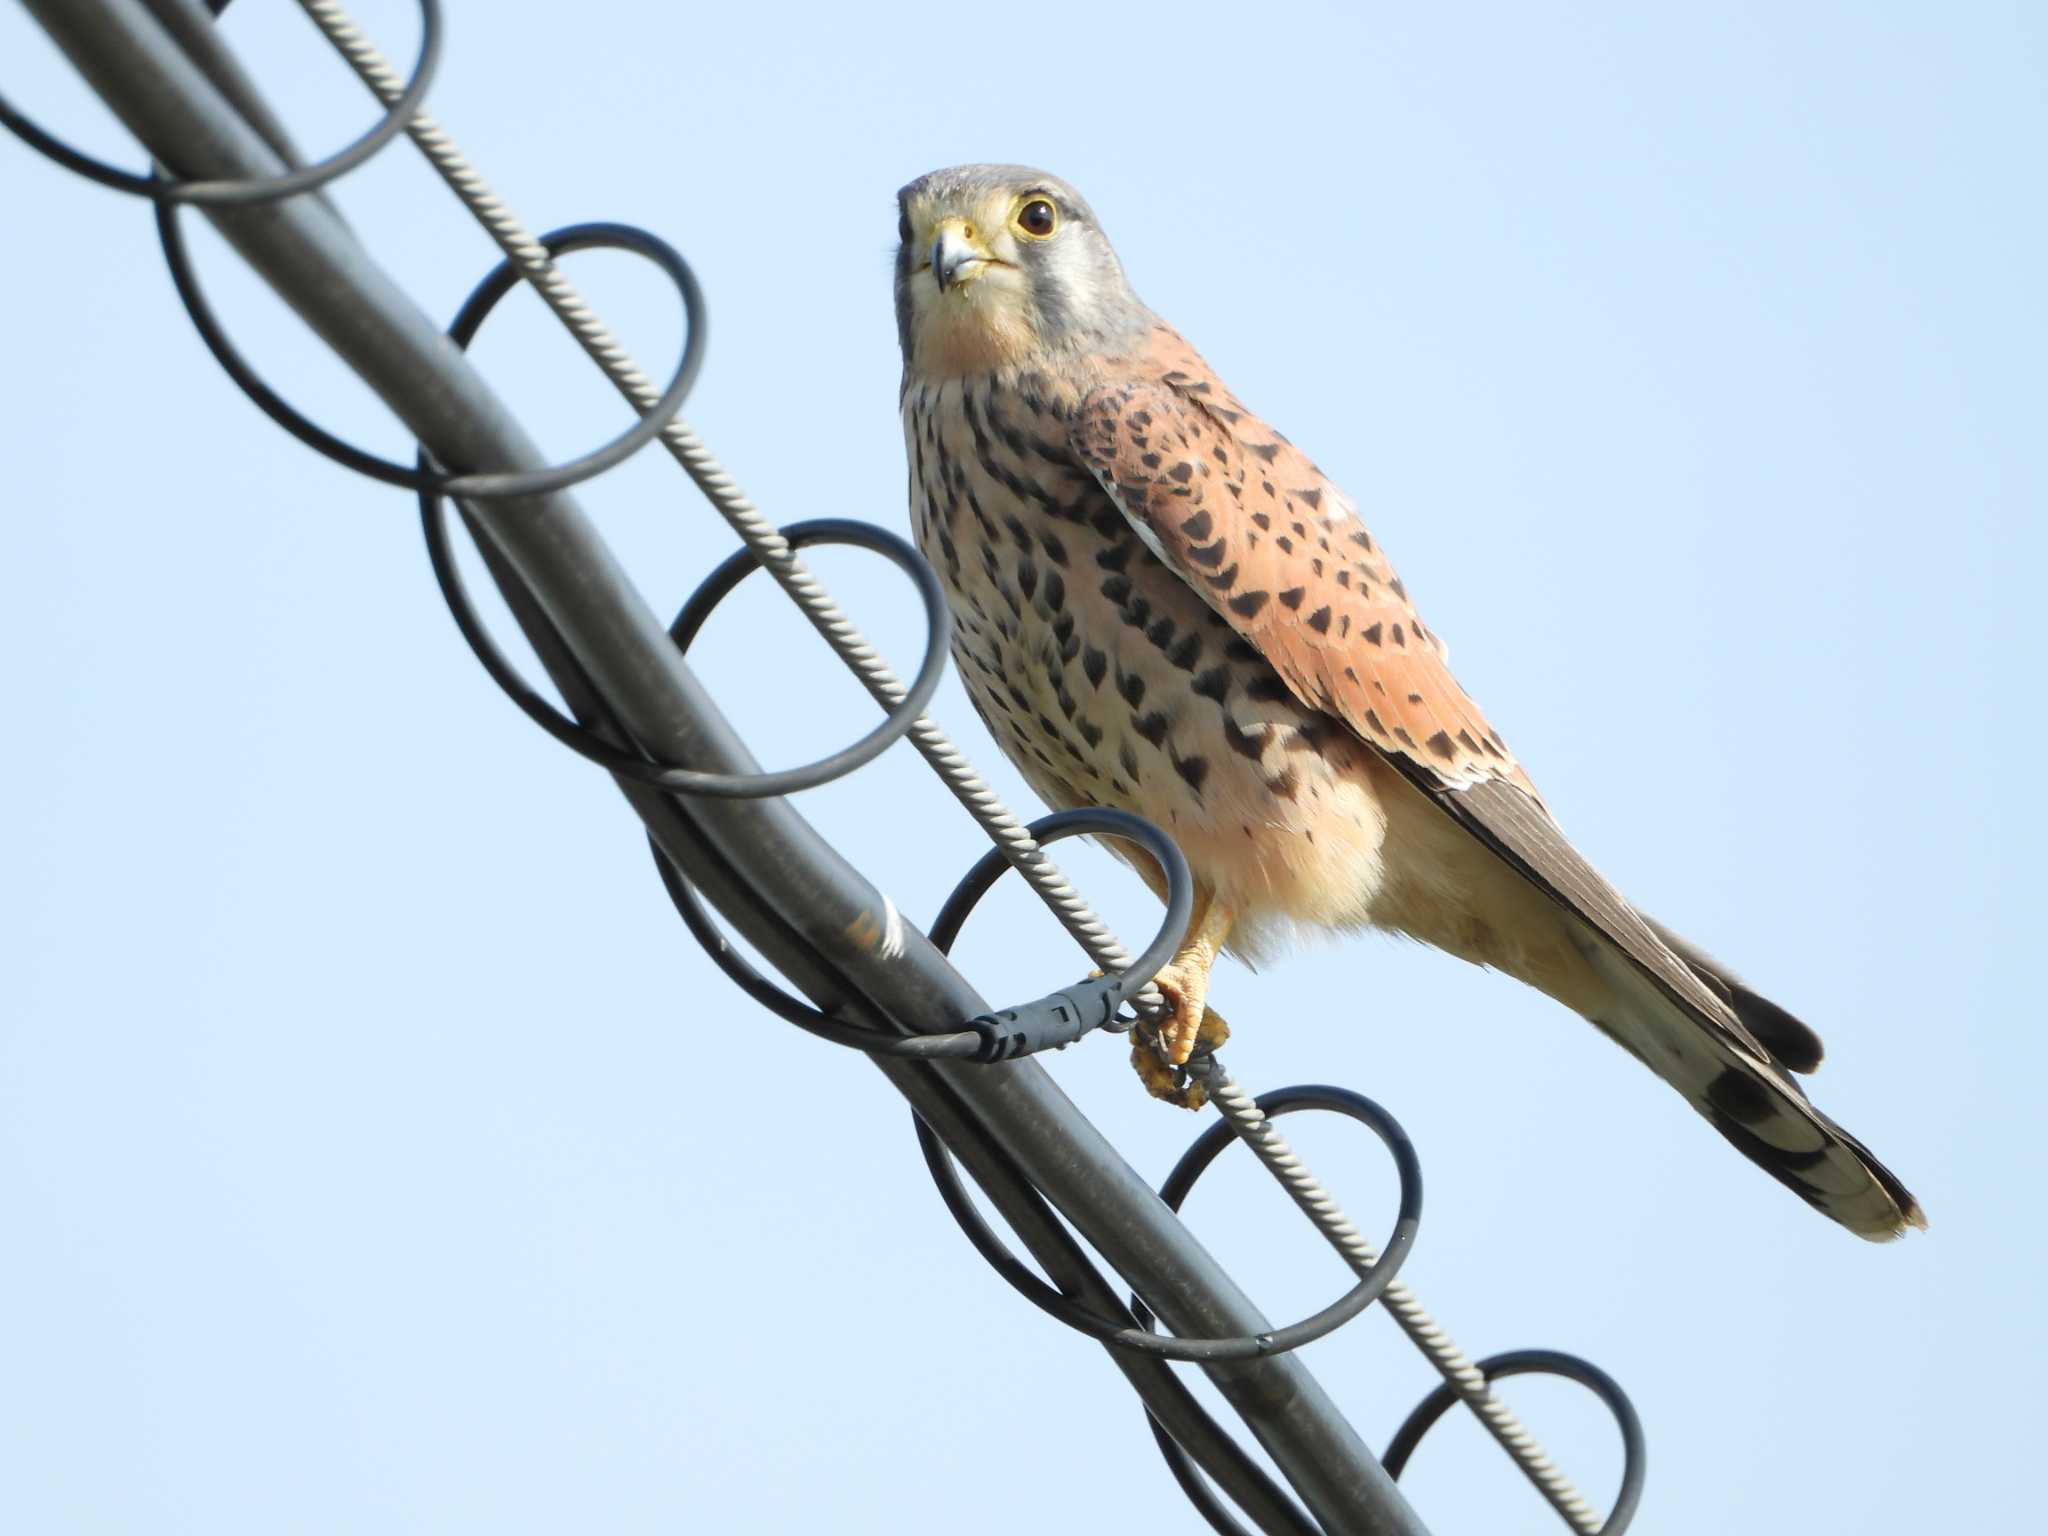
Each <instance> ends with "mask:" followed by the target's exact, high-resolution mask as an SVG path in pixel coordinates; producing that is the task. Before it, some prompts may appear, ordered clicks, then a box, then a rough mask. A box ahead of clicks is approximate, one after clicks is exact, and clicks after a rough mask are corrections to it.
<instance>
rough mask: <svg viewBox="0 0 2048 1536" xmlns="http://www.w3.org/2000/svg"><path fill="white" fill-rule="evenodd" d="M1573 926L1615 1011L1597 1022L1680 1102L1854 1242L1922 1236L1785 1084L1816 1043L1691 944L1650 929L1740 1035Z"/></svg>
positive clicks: (1884, 1179) (1866, 1163)
mask: <svg viewBox="0 0 2048 1536" xmlns="http://www.w3.org/2000/svg"><path fill="white" fill-rule="evenodd" d="M1573 921H1574V926H1575V927H1577V928H1579V929H1580V931H1581V935H1582V944H1581V948H1582V950H1583V951H1584V953H1585V954H1586V956H1587V958H1588V959H1589V960H1591V961H1592V963H1593V966H1594V969H1595V970H1597V971H1598V972H1599V973H1600V975H1601V977H1602V979H1603V980H1605V981H1606V982H1607V984H1608V986H1609V987H1610V988H1611V989H1612V991H1613V994H1614V996H1615V998H1616V1000H1617V1004H1618V1006H1616V1007H1615V1008H1614V1009H1613V1010H1612V1011H1613V1014H1614V1016H1613V1017H1601V1018H1595V1019H1594V1020H1593V1022H1594V1023H1595V1024H1597V1025H1598V1026H1599V1027H1600V1028H1601V1029H1602V1030H1603V1031H1605V1032H1606V1033H1607V1034H1608V1035H1609V1036H1610V1037H1612V1038H1613V1039H1614V1040H1616V1041H1617V1042H1619V1043H1620V1044H1621V1046H1622V1047H1623V1048H1624V1049H1626V1050H1627V1051H1629V1053H1630V1054H1632V1055H1634V1056H1635V1057H1636V1058H1637V1059H1638V1060H1640V1061H1642V1062H1643V1063H1644V1064H1645V1065H1646V1066H1648V1067H1649V1068H1650V1070H1651V1071H1653V1072H1655V1073H1656V1074H1657V1075H1658V1076H1659V1077H1661V1078H1663V1079H1664V1080H1665V1081H1666V1082H1668V1083H1670V1084H1671V1086H1672V1087H1674V1088H1676V1089H1677V1090H1678V1091H1679V1092H1680V1093H1682V1094H1684V1095H1685V1098H1686V1101H1687V1102H1688V1103H1690V1104H1691V1105H1692V1107H1693V1108H1694V1109H1696V1110H1698V1111H1699V1112H1700V1113H1701V1114H1702V1115H1704V1116H1706V1118H1707V1120H1708V1121H1709V1122H1710V1123H1711V1124H1712V1125H1713V1127H1714V1129H1715V1130H1717V1131H1719V1132H1720V1133H1721V1134H1722V1135H1723V1136H1725V1137H1727V1138H1728V1140H1729V1142H1730V1143H1731V1144H1732V1145H1733V1146H1734V1147H1735V1148H1736V1150H1737V1151H1739V1152H1741V1153H1742V1155H1743V1156H1744V1157H1746V1158H1748V1159H1749V1160H1750V1161H1751V1162H1753V1163H1755V1164H1756V1165H1757V1166H1758V1167H1759V1168H1761V1169H1763V1170H1764V1171H1765V1172H1766V1173H1768V1174H1770V1176H1771V1177H1772V1178H1774V1179H1776V1180H1777V1181H1778V1182H1779V1183H1781V1184H1783V1185H1784V1186H1785V1187H1786V1188H1787V1189H1790V1190H1791V1191H1792V1192H1793V1193H1794V1194H1796V1195H1798V1196H1799V1197H1800V1199H1802V1200H1804V1201H1805V1202H1806V1203H1807V1204H1808V1205H1810V1206H1812V1207H1813V1208H1814V1209H1815V1210H1817V1211H1819V1212H1821V1213H1822V1214H1823V1215H1825V1216H1829V1217H1831V1218H1833V1219H1834V1220H1836V1221H1838V1222H1840V1223H1841V1224H1842V1225H1843V1226H1845V1227H1847V1228H1848V1229H1849V1230H1850V1231H1851V1232H1854V1233H1855V1234H1856V1235H1857V1236H1858V1237H1864V1238H1868V1239H1870V1240H1871V1241H1873V1242H1884V1241H1887V1240H1889V1239H1891V1238H1895V1237H1898V1236H1901V1235H1902V1234H1903V1233H1904V1232H1905V1231H1906V1229H1907V1228H1909V1227H1918V1228H1922V1229H1924V1228H1925V1227H1926V1225H1927V1219H1926V1217H1925V1216H1923V1215H1922V1214H1921V1212H1920V1203H1919V1202H1918V1201H1917V1200H1915V1199H1914V1198H1913V1196H1912V1194H1911V1192H1910V1191H1908V1190H1907V1188H1906V1186H1905V1185H1903V1184H1901V1183H1900V1182H1899V1180H1898V1179H1897V1178H1896V1177H1895V1176H1894V1175H1893V1174H1892V1172H1891V1170H1889V1169H1888V1168H1886V1167H1885V1166H1884V1164H1882V1163H1880V1162H1879V1161H1878V1160H1877V1159H1876V1158H1875V1157H1873V1156H1871V1154H1870V1150H1869V1148H1867V1147H1865V1146H1864V1145H1863V1143H1862V1142H1860V1141H1858V1140H1857V1139H1856V1138H1855V1137H1854V1136H1851V1135H1850V1134H1849V1133H1848V1132H1847V1131H1845V1130H1843V1129H1842V1128H1841V1127H1840V1126H1839V1125H1837V1124H1835V1122H1834V1121H1832V1120H1830V1119H1829V1118H1828V1117H1827V1116H1826V1115H1824V1114H1822V1113H1821V1112H1820V1111H1819V1110H1817V1109H1815V1108H1814V1107H1813V1105H1812V1104H1810V1103H1809V1102H1808V1101H1807V1098H1806V1095H1805V1094H1804V1093H1802V1092H1801V1091H1800V1089H1799V1087H1798V1085H1797V1084H1796V1083H1794V1082H1793V1081H1792V1079H1791V1076H1790V1073H1791V1072H1795V1071H1796V1072H1811V1071H1812V1070H1813V1069H1814V1068H1815V1067H1817V1066H1818V1065H1820V1059H1821V1043H1820V1037H1819V1036H1818V1035H1816V1034H1815V1033H1814V1032H1813V1031H1812V1030H1811V1029H1809V1028H1807V1027H1806V1025H1804V1024H1802V1023H1800V1022H1799V1020H1797V1019H1795V1018H1794V1017H1793V1016H1792V1015H1791V1014H1789V1013H1787V1012H1786V1011H1785V1010H1784V1009H1782V1008H1780V1007H1778V1005H1777V1004H1775V1003H1773V1002H1771V1001H1769V1000H1768V999H1767V998H1764V997H1761V996H1759V995H1758V994H1756V993H1755V992H1753V991H1751V990H1750V988H1749V987H1747V986H1746V985H1744V984H1743V983H1742V982H1741V981H1740V980H1739V979H1737V978H1736V977H1735V976H1733V975H1732V974H1730V973H1729V972H1728V971H1727V970H1726V968H1724V967H1723V966H1721V965H1720V964H1718V963H1717V962H1716V961H1714V960H1713V959H1711V958H1710V957H1709V956H1707V955H1705V954H1703V953H1701V952H1700V951H1699V950H1698V949H1696V948H1695V947H1694V946H1692V945H1690V944H1688V943H1686V942H1685V941H1684V940H1682V939H1680V938H1679V937H1678V936H1677V935H1675V934H1673V933H1671V932H1669V931H1668V930H1666V929H1664V928H1663V927H1662V926H1661V925H1658V924H1655V923H1652V924H1650V925H1649V926H1650V928H1651V929H1652V931H1653V932H1655V934H1656V935H1657V937H1658V938H1659V939H1660V940H1661V941H1662V942H1663V944H1664V945H1665V947H1666V948H1667V949H1668V951H1669V952H1670V953H1671V954H1673V955H1674V956H1676V957H1677V958H1678V959H1679V960H1680V961H1682V962H1683V963H1684V964H1685V966H1686V967H1687V968H1688V969H1689V970H1691V971H1692V973H1693V974H1694V975H1695V976H1697V977H1698V978H1699V979H1700V981H1701V982H1703V983H1704V984H1705V985H1706V986H1707V988H1708V989H1709V990H1710V991H1712V992H1713V993H1714V994H1715V996H1716V997H1717V998H1718V999H1719V1000H1720V1001H1721V1002H1723V1003H1724V1004H1725V1005H1726V1006H1727V1007H1728V1009H1729V1010H1730V1011H1731V1012H1732V1013H1733V1014H1734V1015H1735V1017H1736V1018H1737V1019H1739V1020H1740V1021H1741V1025H1742V1032H1741V1033H1736V1032H1731V1031H1730V1030H1729V1029H1728V1028H1727V1027H1726V1025H1725V1023H1723V1022H1720V1021H1717V1020H1711V1019H1709V1018H1708V1017H1706V1016H1705V1014H1704V1013H1703V1012H1702V1010H1700V1009H1699V1008H1697V1007H1695V1006H1692V1005H1690V1004H1688V1003H1685V1002H1682V1001H1680V1000H1679V999H1678V998H1676V997H1674V996H1673V995H1672V993H1671V991H1670V990H1669V989H1667V988H1664V987H1660V986H1657V985H1656V984H1654V983H1653V982H1652V981H1651V980H1650V978H1649V977H1648V976H1647V975H1645V974H1644V972H1643V969H1642V967H1641V966H1640V964H1639V963H1638V962H1637V961H1635V960H1634V959H1632V958H1631V957H1630V956H1628V955H1627V954H1626V953H1624V952H1623V951H1622V950H1621V948H1620V947H1619V946H1618V945H1616V944H1615V943H1614V942H1613V941H1612V940H1611V939H1610V938H1608V937H1607V936H1606V935H1605V934H1602V933H1600V932H1598V931H1597V930H1595V929H1594V928H1592V927H1591V926H1590V925H1588V924H1584V923H1580V922H1577V921H1576V920H1573ZM1745 1035H1746V1036H1747V1038H1746V1039H1745V1038H1744V1036H1745Z"/></svg>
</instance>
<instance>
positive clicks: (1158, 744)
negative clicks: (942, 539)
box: [919, 508, 1385, 956]
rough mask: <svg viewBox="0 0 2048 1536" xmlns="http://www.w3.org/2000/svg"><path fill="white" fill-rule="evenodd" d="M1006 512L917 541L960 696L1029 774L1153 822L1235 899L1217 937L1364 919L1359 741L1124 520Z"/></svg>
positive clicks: (1245, 940)
mask: <svg viewBox="0 0 2048 1536" xmlns="http://www.w3.org/2000/svg"><path fill="white" fill-rule="evenodd" d="M1011 514H1012V515H1011V516H1010V517H1009V518H1008V519H1007V521H1008V522H1009V523H1010V524H1011V525H1012V526H1011V527H1010V528H1009V529H1008V531H1007V532H1006V533H1005V536H1004V538H1003V539H1002V540H1001V541H999V542H983V543H982V544H981V545H980V546H979V547H976V548H970V549H960V548H959V547H958V545H957V543H956V546H955V549H954V552H953V558H952V559H951V560H948V559H946V558H943V557H942V552H941V551H940V550H939V549H938V548H936V547H928V551H927V552H928V553H929V554H930V555H931V556H932V559H933V562H934V564H935V565H937V566H938V568H939V570H940V572H941V575H942V577H943V579H944V580H945V582H946V585H947V588H948V597H949V598H950V600H951V602H952V606H953V626H954V627H953V653H954V657H955V660H956V662H957V663H958V665H959V668H960V672H961V677H962V679H963V681H964V682H965V684H966V687H967V691H968V694H969V696H970V697H971V698H972V700H973V701H974V704H975V707H976V709H977V710H978V711H979V712H980V714H981V717H982V719H983V721H984V722H985V723H986V724H987V725H988V727H989V730H990V732H991V733H992V734H993V735H994V736H995V738H996V741H997V744H998V745H999V746H1001V747H1002V749H1003V751H1004V753H1005V754H1006V755H1007V756H1008V757H1009V758H1010V759H1011V761H1013V762H1014V763H1016V764H1017V766H1018V768H1019V769H1020V770H1021V771H1022V772H1023V774H1024V776H1025V778H1026V779H1027V780H1028V781H1029V782H1030V784H1031V786H1032V788H1033V789H1035V790H1036V791H1037V792H1038V793H1039V794H1040V795H1041V796H1042V797H1043V798H1044V799H1045V800H1046V801H1048V802H1049V803H1050V804H1052V805H1054V806H1056V807H1060V808H1066V807H1071V806H1078V805H1107V806H1114V807H1117V808H1119V809H1123V810H1128V811H1132V812H1135V813H1136V814H1138V815H1140V816H1143V817H1145V818H1147V819H1148V820H1150V821H1153V822H1155V823H1157V824H1158V825H1159V826H1161V827H1163V828H1164V829H1165V830H1166V831H1167V832H1168V833H1169V834H1170V835H1171V836H1172V837H1173V838H1174V840H1175V841H1176V842H1177V843H1179V845H1180V847H1181V850H1182V852H1183V853H1184V854H1186V856H1187V858H1188V862H1189V864H1190V865H1191V866H1192V867H1193V869H1194V871H1195V873H1196V875H1197V876H1198V877H1199V878H1200V879H1202V880H1204V881H1205V882H1207V883H1208V884H1209V885H1210V886H1211V887H1212V888H1213V889H1214V890H1215V891H1216V893H1217V895H1218V896H1219V898H1220V899H1221V900H1223V901H1224V902H1225V903H1227V904H1228V905H1229V906H1230V907H1231V909H1232V910H1233V911H1235V912H1236V913H1238V914H1239V926H1238V929H1237V933H1236V938H1235V941H1234V942H1233V945H1232V947H1233V948H1234V949H1238V950H1240V951H1243V952H1246V953H1248V954H1251V955H1254V956H1256V955H1257V954H1258V953H1260V952H1261V951H1262V950H1266V949H1269V948H1270V947H1271V946H1272V944H1273V943H1274V942H1275V941H1278V940H1282V939H1284V938H1285V937H1286V933H1285V930H1287V929H1289V928H1292V927H1294V926H1295V925H1299V924H1308V925H1313V926H1330V927H1345V926H1353V925H1357V924H1361V923H1365V922H1368V921H1370V913H1369V908H1370V907H1371V906H1372V904H1373V900H1374V897H1375V894H1376V893H1377V891H1378V889H1379V887H1380V883H1381V862H1380V855H1381V845H1382V839H1383V836H1384V833H1385V815H1384V813H1383V811H1382V808H1381V802H1380V795H1379V793H1378V791H1376V789H1375V774H1374V769H1375V768H1376V767H1377V765H1376V764H1374V763H1373V762H1372V761H1370V760H1371V758H1372V753H1371V749H1370V748H1368V747H1367V746H1365V745H1364V744H1363V743H1361V742H1360V741H1358V740H1357V738H1356V737H1354V736H1353V735H1351V733H1350V732H1349V731H1347V730H1346V729H1345V728H1344V727H1343V726H1342V725H1341V724H1340V723H1339V722H1337V721H1336V720H1334V719H1332V718H1331V717H1330V716H1328V715H1325V714H1323V713H1321V712H1319V711H1316V710H1311V709H1308V708H1305V707H1304V706H1303V705H1302V704H1300V703H1299V702H1298V701H1297V700H1296V699H1295V698H1294V696H1293V695H1292V694H1291V693H1290V692H1289V691H1288V689H1287V687H1286V685H1285V684H1284V683H1283V682H1281V680H1280V679H1279V677H1278V676H1277V675H1276V674H1275V673H1274V672H1273V670H1272V668H1270V667H1269V666H1268V665H1267V664H1266V663H1265V661H1264V660H1263V659H1262V658H1261V657H1260V656H1259V654H1258V653H1257V652H1256V651H1254V650H1252V649H1251V648H1250V647H1249V646H1248V645H1246V644H1245V642H1243V641H1242V640H1240V639H1238V637H1237V636H1236V634H1235V633H1234V632H1233V631H1232V630H1231V629H1230V627H1229V626H1228V625H1227V624H1226V623H1225V622H1224V621H1223V620H1222V619H1221V618H1220V617H1218V616H1217V615H1216V614H1215V613H1214V612H1213V611H1212V610H1211V609H1210V608H1209V607H1208V606H1207V605H1206V604H1205V603H1203V602H1202V600H1201V599H1200V598H1199V597H1198V596H1197V595H1196V594H1195V593H1194V592H1193V591H1192V589H1190V588H1189V587H1188V586H1187V584H1186V583H1185V582H1183V581H1181V580H1180V578H1179V577H1177V576H1175V575H1174V574H1173V573H1172V572H1171V571H1169V570H1168V569H1166V567H1165V566H1163V565H1162V564H1161V563H1160V562H1159V561H1158V560H1157V559H1156V558H1155V557H1154V556H1153V555H1152V554H1151V553H1150V552H1149V551H1148V550H1145V549H1144V548H1143V547H1142V546H1141V545H1139V544H1138V543H1137V540H1136V539H1135V537H1131V536H1128V535H1123V536H1119V537H1110V538H1105V537H1102V536H1100V535H1098V534H1096V533H1095V532H1094V531H1093V530H1091V529H1089V528H1087V527H1086V526H1076V525H1075V524H1074V523H1072V522H1070V521H1066V520H1055V519H1054V518H1052V517H1049V516H1047V515H1046V514H1044V513H1043V512H1040V511H1038V510H1037V509H1035V508H1034V509H1030V511H1029V513H1028V514H1027V513H1026V512H1025V510H1024V509H1021V508H1020V509H1011ZM919 522H920V526H921V529H923V530H926V531H928V530H929V529H930V527H931V524H930V522H929V520H926V519H920V520H919ZM1046 534H1050V535H1051V537H1050V539H1049V540H1048V539H1046V538H1044V537H1043V536H1044V535H1046ZM927 543H928V546H935V545H936V543H937V541H936V540H935V539H929V538H928V540H927ZM1055 554H1057V556H1058V558H1055Z"/></svg>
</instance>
